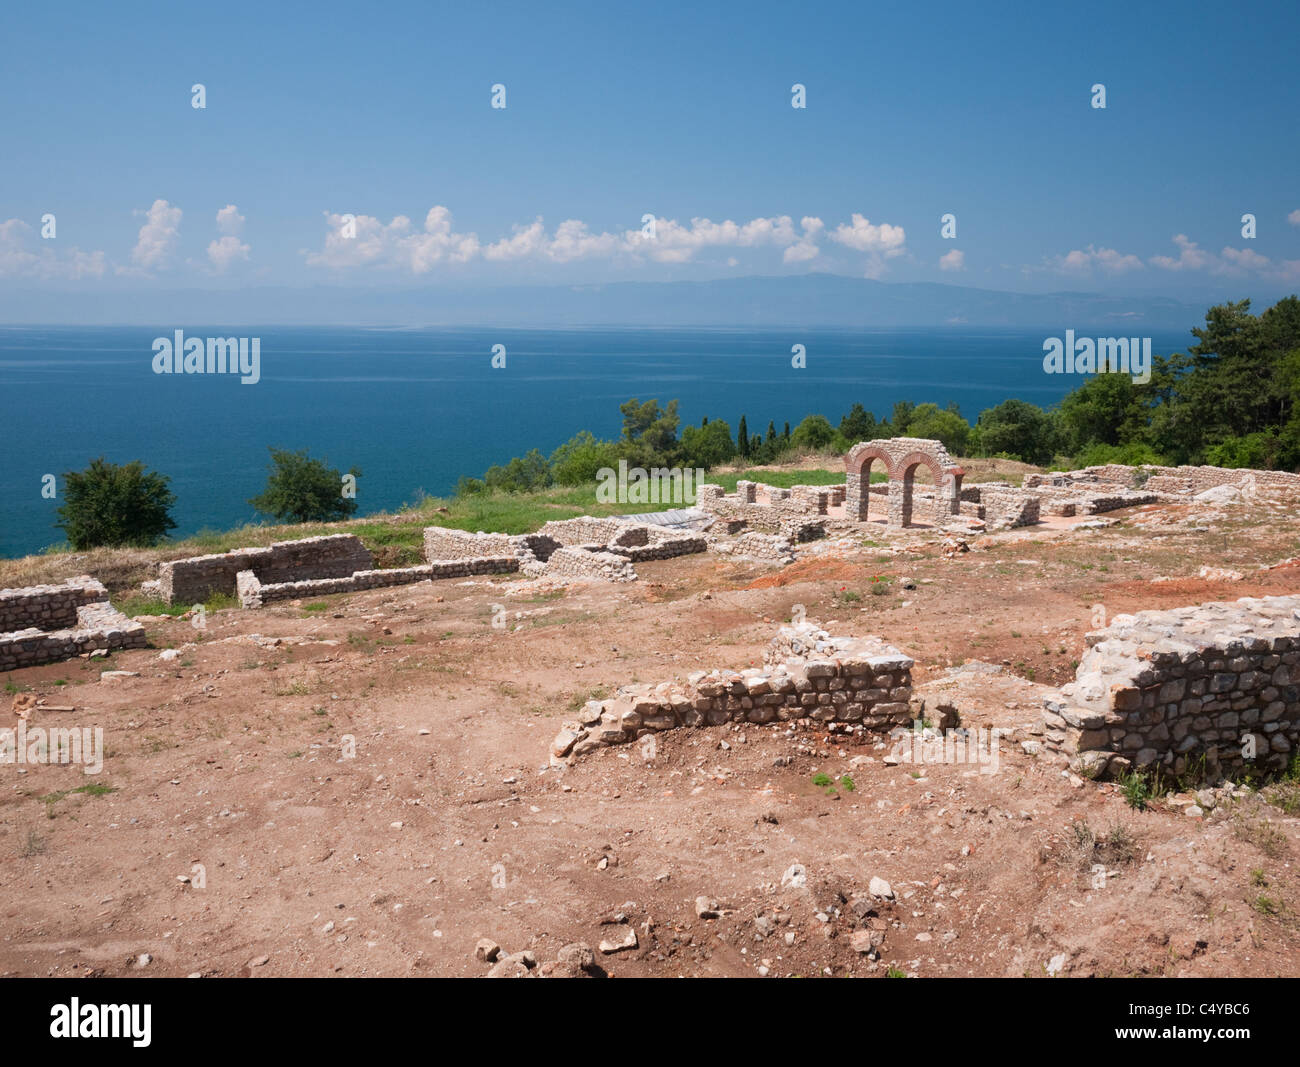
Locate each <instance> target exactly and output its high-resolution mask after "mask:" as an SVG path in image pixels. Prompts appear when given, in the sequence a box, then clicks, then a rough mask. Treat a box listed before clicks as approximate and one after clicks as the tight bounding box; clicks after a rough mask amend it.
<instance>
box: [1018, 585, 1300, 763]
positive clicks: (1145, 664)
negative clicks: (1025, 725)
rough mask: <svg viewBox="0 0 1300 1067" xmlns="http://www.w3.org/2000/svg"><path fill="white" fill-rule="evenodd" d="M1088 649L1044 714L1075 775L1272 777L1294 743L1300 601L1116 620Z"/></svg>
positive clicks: (1299, 712) (1299, 690)
mask: <svg viewBox="0 0 1300 1067" xmlns="http://www.w3.org/2000/svg"><path fill="white" fill-rule="evenodd" d="M1087 641H1088V646H1089V647H1088V650H1087V651H1086V652H1085V653H1084V657H1083V660H1082V661H1081V662H1080V664H1079V668H1078V672H1077V674H1076V677H1075V680H1074V681H1073V682H1071V683H1070V684H1068V685H1066V686H1064V687H1062V689H1061V692H1060V697H1059V698H1052V699H1049V700H1048V701H1047V702H1046V704H1045V709H1044V713H1043V724H1044V727H1045V728H1046V737H1047V745H1048V747H1049V748H1050V749H1052V750H1054V751H1055V752H1058V753H1060V754H1062V755H1064V756H1066V757H1068V758H1069V759H1070V760H1071V763H1072V765H1073V766H1074V767H1075V768H1076V769H1078V770H1080V771H1081V772H1084V773H1087V774H1090V775H1092V776H1094V777H1101V776H1105V775H1110V776H1116V775H1121V774H1123V773H1125V772H1127V771H1129V770H1130V769H1133V768H1137V769H1141V768H1147V769H1152V768H1160V769H1162V770H1164V771H1167V772H1171V773H1172V774H1175V775H1179V774H1183V773H1184V772H1187V771H1191V770H1195V769H1197V766H1198V765H1199V764H1200V763H1201V762H1202V761H1203V762H1204V769H1205V771H1206V773H1207V774H1208V775H1210V776H1212V777H1213V776H1217V775H1219V774H1223V775H1226V776H1228V777H1231V776H1233V775H1237V774H1240V773H1242V772H1244V771H1246V770H1247V769H1249V768H1252V767H1254V768H1258V769H1262V770H1264V771H1278V770H1281V769H1283V768H1284V767H1286V765H1287V763H1288V761H1289V760H1290V758H1291V753H1292V752H1293V751H1294V750H1295V748H1296V746H1297V744H1300V596H1276V597H1260V598H1250V597H1245V598H1242V599H1240V600H1237V601H1231V602H1223V603H1209V604H1200V605H1197V606H1193V607H1186V608H1176V609H1174V610H1171V611H1142V612H1138V613H1137V614H1136V615H1117V616H1116V617H1115V618H1114V619H1113V620H1112V621H1111V624H1110V625H1109V626H1108V627H1106V628H1105V629H1103V630H1097V631H1094V632H1092V633H1090V634H1088V637H1087Z"/></svg>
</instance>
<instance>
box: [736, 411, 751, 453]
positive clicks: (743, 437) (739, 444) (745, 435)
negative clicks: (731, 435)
mask: <svg viewBox="0 0 1300 1067" xmlns="http://www.w3.org/2000/svg"><path fill="white" fill-rule="evenodd" d="M736 451H737V452H738V453H740V455H741V456H742V457H748V455H749V429H748V427H747V426H746V425H745V416H744V415H741V416H740V425H739V426H738V427H737V428H736Z"/></svg>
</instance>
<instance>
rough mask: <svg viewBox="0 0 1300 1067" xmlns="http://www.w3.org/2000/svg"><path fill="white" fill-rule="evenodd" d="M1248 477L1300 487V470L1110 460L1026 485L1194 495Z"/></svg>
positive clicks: (1262, 483)
mask: <svg viewBox="0 0 1300 1067" xmlns="http://www.w3.org/2000/svg"><path fill="white" fill-rule="evenodd" d="M1247 481H1253V482H1254V483H1255V484H1256V485H1260V486H1267V487H1275V488H1282V489H1300V474H1291V473H1289V472H1287V471H1257V470H1247V469H1245V468H1231V467H1209V466H1200V467H1191V466H1182V467H1159V466H1156V465H1154V464H1143V465H1142V466H1139V467H1131V466H1127V465H1125V464H1123V463H1106V464H1102V465H1100V466H1096V467H1084V468H1082V469H1081V470H1077V471H1062V472H1054V473H1051V474H1031V475H1029V476H1027V477H1026V478H1025V487H1026V488H1036V487H1038V486H1040V485H1048V486H1051V485H1055V486H1063V485H1077V484H1080V483H1083V484H1103V485H1117V486H1122V487H1124V488H1128V489H1145V490H1146V491H1147V492H1151V493H1175V494H1184V495H1194V494H1196V493H1201V492H1204V491H1205V490H1206V489H1213V488H1215V487H1216V486H1220V485H1241V484H1242V483H1243V482H1247Z"/></svg>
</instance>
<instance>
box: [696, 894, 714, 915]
mask: <svg viewBox="0 0 1300 1067" xmlns="http://www.w3.org/2000/svg"><path fill="white" fill-rule="evenodd" d="M695 914H696V916H697V917H699V918H701V919H716V918H717V917H718V915H719V914H720V913H719V911H718V902H717V901H716V900H710V899H709V898H708V897H696V898H695Z"/></svg>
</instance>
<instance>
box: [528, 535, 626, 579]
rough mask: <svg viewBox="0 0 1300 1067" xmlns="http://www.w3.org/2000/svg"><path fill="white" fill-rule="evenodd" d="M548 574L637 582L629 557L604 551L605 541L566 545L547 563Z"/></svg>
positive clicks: (550, 575) (546, 571) (552, 555)
mask: <svg viewBox="0 0 1300 1067" xmlns="http://www.w3.org/2000/svg"><path fill="white" fill-rule="evenodd" d="M544 573H545V575H546V576H547V577H556V578H575V579H579V580H593V581H603V582H634V581H636V571H635V570H634V569H633V568H632V562H631V560H629V559H628V558H627V557H626V556H620V555H618V554H617V553H615V552H607V551H605V546H604V545H603V544H591V545H565V546H564V547H563V548H557V549H556V550H555V551H554V552H553V553H552V554H551V558H550V559H549V560H548V561H547V563H546V569H545V572H544Z"/></svg>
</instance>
